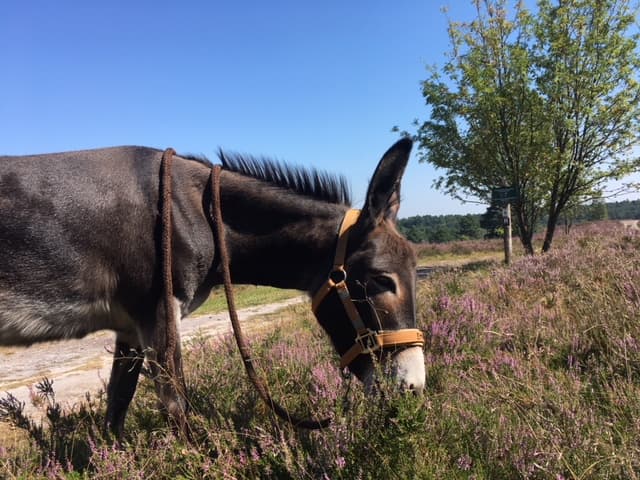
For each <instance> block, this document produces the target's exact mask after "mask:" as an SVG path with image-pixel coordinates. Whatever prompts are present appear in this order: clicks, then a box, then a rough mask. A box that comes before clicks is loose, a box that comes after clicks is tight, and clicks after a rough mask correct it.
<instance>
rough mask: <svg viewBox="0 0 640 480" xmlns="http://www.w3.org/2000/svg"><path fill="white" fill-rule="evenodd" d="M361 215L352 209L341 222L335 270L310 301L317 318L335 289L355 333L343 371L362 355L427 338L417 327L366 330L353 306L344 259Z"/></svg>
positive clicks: (420, 342) (342, 363)
mask: <svg viewBox="0 0 640 480" xmlns="http://www.w3.org/2000/svg"><path fill="white" fill-rule="evenodd" d="M359 215H360V210H354V209H351V210H349V211H347V213H346V214H345V216H344V218H343V219H342V223H341V225H340V231H339V233H338V244H337V246H336V254H335V257H334V261H333V267H332V268H331V271H330V272H329V276H328V278H327V280H326V281H325V282H324V283H323V284H322V286H321V287H320V288H319V289H318V291H317V292H316V293H315V295H314V296H313V299H312V302H311V309H312V310H313V313H314V314H315V315H316V316H317V310H318V308H320V305H321V304H322V302H323V301H324V299H325V298H326V296H327V295H328V294H329V293H330V292H331V291H332V290H335V291H336V293H337V294H338V297H339V298H340V301H341V302H342V305H343V307H344V310H345V312H346V314H347V316H348V317H349V320H351V324H352V325H353V328H354V329H355V331H356V338H355V340H354V344H353V346H352V347H351V348H349V350H347V351H346V352H345V353H344V354H343V355H342V357H341V358H340V368H344V367H346V366H348V365H349V364H350V363H351V362H353V361H354V360H355V359H356V358H357V357H358V356H359V355H365V354H369V353H372V352H376V351H378V350H381V349H385V348H394V347H407V346H408V347H422V346H424V336H423V335H422V332H421V331H420V330H418V329H417V328H402V329H399V330H371V329H370V328H367V327H366V326H365V324H364V322H363V321H362V318H361V317H360V313H359V312H358V309H357V308H356V307H355V305H354V303H353V299H352V298H351V294H350V293H349V289H348V287H347V272H346V270H345V269H344V260H345V256H346V252H347V241H348V239H349V232H350V231H351V227H353V225H355V223H356V221H357V220H358V216H359Z"/></svg>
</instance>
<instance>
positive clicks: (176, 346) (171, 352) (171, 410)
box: [145, 302, 189, 436]
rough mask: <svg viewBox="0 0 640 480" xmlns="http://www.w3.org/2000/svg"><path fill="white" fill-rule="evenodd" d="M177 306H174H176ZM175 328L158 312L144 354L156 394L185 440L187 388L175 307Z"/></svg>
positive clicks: (186, 429) (161, 309) (187, 432)
mask: <svg viewBox="0 0 640 480" xmlns="http://www.w3.org/2000/svg"><path fill="white" fill-rule="evenodd" d="M176 303H177V302H176ZM176 310H177V312H176V319H177V322H176V325H174V328H171V326H170V325H168V322H167V321H166V317H165V315H164V309H163V308H162V307H160V308H158V312H159V313H158V315H157V316H156V319H157V320H156V322H155V324H154V325H153V327H152V328H151V331H149V332H148V336H147V338H148V339H149V340H150V343H149V345H148V348H147V349H146V350H145V353H146V357H147V359H148V361H149V368H150V370H151V374H152V376H153V380H154V383H155V387H156V393H157V394H158V397H159V398H160V401H161V402H162V405H163V407H164V409H165V410H166V412H167V414H168V416H169V418H170V420H171V421H172V422H173V423H174V425H175V427H176V428H177V429H178V430H179V431H180V432H182V433H184V434H185V435H187V436H188V434H189V431H188V423H187V411H188V404H187V398H186V385H185V381H184V373H183V370H182V354H181V349H180V332H179V330H178V322H179V319H180V315H179V309H178V308H177V307H176Z"/></svg>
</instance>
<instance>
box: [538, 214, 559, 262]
mask: <svg viewBox="0 0 640 480" xmlns="http://www.w3.org/2000/svg"><path fill="white" fill-rule="evenodd" d="M558 217H559V213H558V212H557V211H555V212H551V213H550V214H549V220H547V230H546V232H545V233H544V242H542V253H546V252H548V251H549V250H550V249H551V242H553V234H554V233H555V231H556V225H557V223H558Z"/></svg>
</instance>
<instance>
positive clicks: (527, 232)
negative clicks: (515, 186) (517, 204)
mask: <svg viewBox="0 0 640 480" xmlns="http://www.w3.org/2000/svg"><path fill="white" fill-rule="evenodd" d="M516 220H517V222H518V230H519V233H520V243H522V248H524V253H525V254H527V255H533V254H534V253H535V252H534V251H533V228H531V227H529V224H528V223H527V222H526V221H525V216H524V215H523V214H522V209H521V208H516Z"/></svg>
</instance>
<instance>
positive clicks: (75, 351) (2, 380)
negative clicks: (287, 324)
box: [0, 296, 307, 415]
mask: <svg viewBox="0 0 640 480" xmlns="http://www.w3.org/2000/svg"><path fill="white" fill-rule="evenodd" d="M304 301H307V298H306V297H304V296H302V297H296V298H293V299H289V300H285V301H283V302H278V303H273V304H269V305H260V306H256V307H250V308H245V309H242V310H239V311H238V316H239V318H240V321H241V322H243V323H244V322H247V320H250V319H252V318H253V317H256V316H258V315H267V314H270V313H274V312H276V311H278V310H280V309H282V308H283V307H285V306H288V305H293V304H296V303H301V302H304ZM261 323H262V322H260V321H259V320H257V319H256V321H254V322H251V323H248V324H246V327H245V329H246V330H251V329H252V328H255V327H259V326H260V324H261ZM230 330H231V323H230V322H229V315H228V313H226V312H224V313H219V314H215V315H204V316H200V317H192V318H186V319H185V320H183V321H182V325H181V328H180V331H181V336H182V341H183V342H184V341H185V340H188V339H189V338H191V337H194V336H196V335H207V336H209V335H219V334H222V333H226V332H229V331H230ZM113 344H114V334H113V333H112V332H98V333H94V334H92V335H89V336H87V337H85V338H83V339H80V340H65V341H60V342H49V343H43V344H37V345H32V346H30V347H25V348H0V394H4V393H5V392H9V393H11V394H12V395H14V396H15V397H16V398H18V400H20V401H21V402H24V403H25V411H26V412H27V413H29V414H35V415H37V414H38V413H39V411H37V410H36V409H35V408H34V407H33V406H32V405H31V402H30V400H29V386H31V385H33V384H35V383H37V382H39V381H41V380H42V378H43V377H45V376H46V377H48V378H49V379H51V380H53V382H54V383H53V389H54V391H55V392H56V399H57V400H58V401H59V402H60V404H61V405H63V406H64V407H69V406H72V405H73V404H74V403H75V402H77V401H78V400H82V399H84V396H85V393H86V392H94V393H95V392H97V391H98V390H100V389H101V388H103V387H104V384H105V382H107V380H108V379H109V373H110V371H111V361H112V355H111V353H109V352H110V351H111V350H112V349H113Z"/></svg>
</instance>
